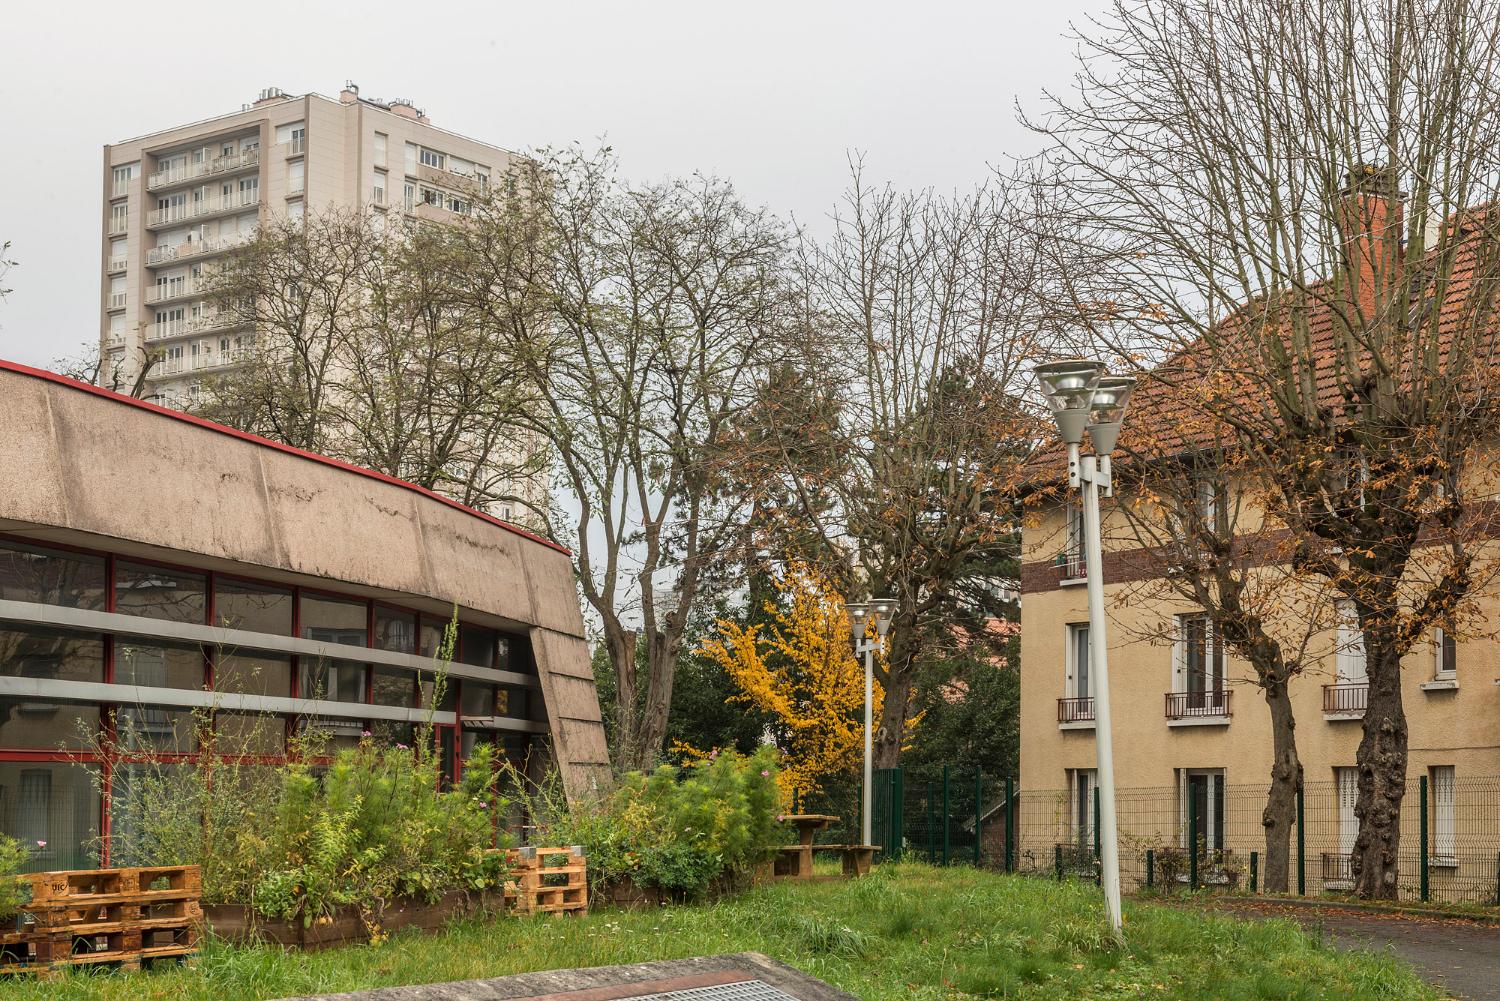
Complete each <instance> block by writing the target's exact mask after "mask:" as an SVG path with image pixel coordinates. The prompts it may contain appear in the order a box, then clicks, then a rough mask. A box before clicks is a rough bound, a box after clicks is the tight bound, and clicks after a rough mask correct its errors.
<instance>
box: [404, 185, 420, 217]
mask: <svg viewBox="0 0 1500 1001" xmlns="http://www.w3.org/2000/svg"><path fill="white" fill-rule="evenodd" d="M402 204H403V205H404V207H405V208H406V211H408V212H412V211H415V210H416V207H417V189H416V186H415V185H412V184H408V185H406V186H405V187H404V188H403V189H402Z"/></svg>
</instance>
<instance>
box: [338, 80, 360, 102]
mask: <svg viewBox="0 0 1500 1001" xmlns="http://www.w3.org/2000/svg"><path fill="white" fill-rule="evenodd" d="M358 100H359V85H358V84H356V83H355V82H354V81H353V80H349V81H347V82H345V84H344V89H343V90H341V91H339V103H340V104H354V103H355V102H357V101H358Z"/></svg>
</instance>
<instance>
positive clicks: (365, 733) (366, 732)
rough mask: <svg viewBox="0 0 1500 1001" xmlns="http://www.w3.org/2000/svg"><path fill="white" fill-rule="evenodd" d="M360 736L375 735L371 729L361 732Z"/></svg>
mask: <svg viewBox="0 0 1500 1001" xmlns="http://www.w3.org/2000/svg"><path fill="white" fill-rule="evenodd" d="M360 736H361V737H373V736H375V735H374V734H372V733H371V732H370V731H369V730H366V731H365V732H364V733H361V734H360Z"/></svg>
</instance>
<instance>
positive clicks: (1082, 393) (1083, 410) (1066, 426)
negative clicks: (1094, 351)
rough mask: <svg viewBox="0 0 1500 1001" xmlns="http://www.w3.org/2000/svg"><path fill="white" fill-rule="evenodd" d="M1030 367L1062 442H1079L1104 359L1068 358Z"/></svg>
mask: <svg viewBox="0 0 1500 1001" xmlns="http://www.w3.org/2000/svg"><path fill="white" fill-rule="evenodd" d="M1034 371H1035V372H1036V377H1037V381H1038V382H1040V383H1041V384H1042V395H1044V396H1045V397H1046V398H1047V406H1048V407H1049V408H1051V410H1052V416H1053V418H1054V419H1055V420H1056V421H1057V430H1058V431H1060V432H1061V433H1062V440H1063V442H1064V443H1065V444H1068V445H1077V444H1079V443H1080V442H1082V441H1083V429H1084V427H1085V426H1086V425H1087V424H1088V422H1089V407H1090V405H1091V404H1092V403H1093V399H1094V389H1095V387H1096V386H1098V384H1099V377H1100V376H1101V375H1103V374H1104V363H1103V362H1098V361H1090V360H1088V359H1085V358H1070V359H1068V360H1066V361H1054V362H1048V363H1047V364H1045V365H1038V366H1037V367H1036V368H1035V369H1034Z"/></svg>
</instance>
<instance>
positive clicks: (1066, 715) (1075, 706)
mask: <svg viewBox="0 0 1500 1001" xmlns="http://www.w3.org/2000/svg"><path fill="white" fill-rule="evenodd" d="M1083 723H1086V724H1088V725H1089V726H1093V725H1094V700H1093V699H1092V698H1084V699H1058V700H1057V725H1058V726H1068V725H1070V724H1083Z"/></svg>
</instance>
